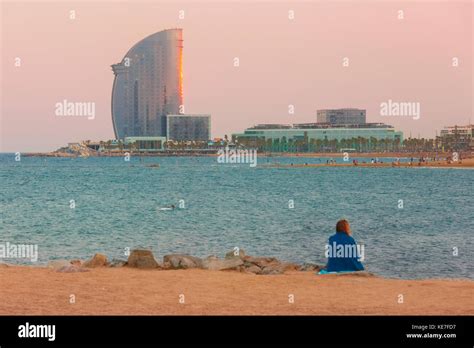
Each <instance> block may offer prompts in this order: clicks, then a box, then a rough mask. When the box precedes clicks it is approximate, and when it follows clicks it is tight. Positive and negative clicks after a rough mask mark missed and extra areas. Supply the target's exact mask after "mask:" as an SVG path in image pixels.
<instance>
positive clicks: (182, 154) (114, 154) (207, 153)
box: [12, 149, 474, 158]
mask: <svg viewBox="0 0 474 348" xmlns="http://www.w3.org/2000/svg"><path fill="white" fill-rule="evenodd" d="M217 151H218V149H215V150H206V151H193V150H189V151H175V152H173V151H162V152H142V153H140V152H133V151H122V152H119V151H114V152H101V153H93V152H91V153H90V154H89V155H88V156H82V157H123V156H124V155H125V153H130V154H131V155H132V156H141V157H217V156H218V154H217ZM12 154H13V153H12ZM348 154H349V156H351V157H356V158H397V157H399V158H411V157H413V158H419V157H428V158H432V157H441V158H447V157H450V156H451V155H452V152H434V151H422V152H349V153H348ZM22 155H23V156H25V157H59V158H61V157H64V158H76V157H81V156H80V155H78V154H73V153H66V152H56V151H51V152H24V153H22ZM461 155H462V157H466V158H474V157H473V156H474V153H472V152H467V153H465V152H462V153H461ZM258 156H259V157H291V158H292V157H301V158H313V157H315V158H332V157H335V158H339V157H341V158H342V157H344V152H295V153H293V152H258Z"/></svg>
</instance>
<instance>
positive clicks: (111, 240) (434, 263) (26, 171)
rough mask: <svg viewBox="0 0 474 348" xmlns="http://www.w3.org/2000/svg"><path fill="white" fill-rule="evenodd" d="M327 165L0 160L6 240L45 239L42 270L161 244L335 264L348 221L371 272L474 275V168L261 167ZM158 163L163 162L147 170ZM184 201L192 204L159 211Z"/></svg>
mask: <svg viewBox="0 0 474 348" xmlns="http://www.w3.org/2000/svg"><path fill="white" fill-rule="evenodd" d="M362 160H363V159H360V161H362ZM325 161H326V159H318V158H311V159H308V158H306V159H302V158H276V157H273V158H259V166H257V167H256V168H251V167H250V166H249V165H243V164H242V165H234V164H218V163H217V161H216V158H196V157H194V158H188V157H187V158H144V159H143V160H142V161H140V159H139V158H132V159H131V161H130V162H125V161H124V160H123V158H87V159H83V158H76V159H66V158H28V157H23V158H22V159H21V161H20V162H15V160H14V155H13V154H1V155H0V208H1V210H0V211H1V221H0V243H6V242H10V243H16V244H22V243H28V244H38V248H39V262H38V263H39V264H44V263H46V262H47V261H48V260H51V259H62V258H68V259H70V258H81V259H86V258H89V257H90V256H91V255H93V254H94V253H97V252H101V253H105V254H106V255H108V256H109V258H118V259H125V258H126V257H125V256H124V250H125V248H130V249H133V248H151V249H152V250H153V252H154V254H155V256H156V258H157V259H158V260H160V259H161V257H162V256H163V255H165V254H169V253H188V254H191V255H195V256H207V255H211V254H214V255H218V256H223V254H225V253H226V252H227V251H229V250H231V249H232V248H234V247H235V246H237V247H240V248H242V249H244V250H245V251H246V252H247V254H251V255H259V256H275V257H278V258H280V259H282V260H286V261H295V262H314V263H325V258H324V246H325V244H326V242H327V239H328V237H329V236H330V235H331V234H333V233H334V226H335V224H336V222H337V220H338V219H340V218H342V217H345V218H347V219H348V220H349V221H350V222H351V225H352V229H353V233H354V237H355V239H356V240H357V242H358V243H361V244H364V246H365V262H364V263H365V265H366V268H367V269H368V270H370V271H372V272H375V273H377V274H380V275H383V276H389V277H397V278H427V277H450V278H471V279H474V261H473V260H474V209H473V208H474V207H473V188H474V171H473V170H468V169H466V170H462V169H433V168H416V167H415V168H409V169H407V168H360V167H348V168H265V167H262V166H261V164H264V163H267V162H279V163H290V162H292V163H303V162H308V163H319V162H325ZM339 161H340V160H339ZM152 163H159V164H160V167H159V168H151V167H147V166H146V165H147V164H152ZM400 199H401V200H403V209H399V208H398V204H399V200H400ZM70 200H74V201H75V204H76V207H75V209H71V208H70ZM179 200H184V204H185V208H184V209H176V210H173V211H157V209H158V208H159V207H164V206H167V205H170V204H178V202H179ZM290 200H293V201H294V208H293V209H289V201H290ZM454 247H457V248H458V250H459V255H458V256H453V248H454ZM0 261H1V260H0ZM3 261H6V262H20V263H25V264H28V263H29V262H28V261H25V260H8V259H7V260H3Z"/></svg>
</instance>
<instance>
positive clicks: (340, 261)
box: [326, 219, 364, 272]
mask: <svg viewBox="0 0 474 348" xmlns="http://www.w3.org/2000/svg"><path fill="white" fill-rule="evenodd" d="M351 234H352V232H351V228H350V226H349V222H348V221H347V220H344V219H343V220H339V221H338V222H337V224H336V234H334V235H332V236H331V237H330V238H329V244H328V246H327V248H328V249H331V251H332V252H329V253H328V252H327V253H326V255H327V257H328V264H327V267H326V270H327V272H342V271H346V272H347V271H363V270H364V266H363V265H362V263H361V262H360V261H359V257H360V256H361V255H360V248H358V246H357V244H356V242H355V240H354V238H352V236H351ZM341 246H342V247H341ZM339 251H343V252H342V253H339ZM348 251H350V252H348ZM341 254H343V255H341Z"/></svg>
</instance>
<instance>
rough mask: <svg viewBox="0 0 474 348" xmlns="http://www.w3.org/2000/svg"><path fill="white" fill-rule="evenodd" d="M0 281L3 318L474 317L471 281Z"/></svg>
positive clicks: (18, 270)
mask: <svg viewBox="0 0 474 348" xmlns="http://www.w3.org/2000/svg"><path fill="white" fill-rule="evenodd" d="M0 279H1V280H2V286H1V287H0V299H1V301H0V315H351V314H354V315H461V314H467V315H474V301H473V296H474V281H470V280H444V279H440V280H396V279H384V278H379V277H375V276H372V277H366V276H360V275H325V276H317V275H315V274H314V272H301V271H290V272H286V273H284V274H281V275H254V274H246V273H239V272H234V271H208V270H200V269H188V270H142V269H131V268H127V267H120V268H111V267H108V268H94V269H90V270H89V271H87V272H78V273H59V272H56V271H54V270H52V269H48V268H42V267H26V266H9V267H5V266H3V267H0ZM290 294H293V295H294V303H289V295H290ZM400 294H402V295H403V303H402V304H400V303H398V298H399V295H400ZM71 295H74V296H75V303H73V304H71V303H70V298H71V297H70V296H71ZM180 295H184V304H183V303H180V302H179V301H180V299H181V300H183V297H181V298H180Z"/></svg>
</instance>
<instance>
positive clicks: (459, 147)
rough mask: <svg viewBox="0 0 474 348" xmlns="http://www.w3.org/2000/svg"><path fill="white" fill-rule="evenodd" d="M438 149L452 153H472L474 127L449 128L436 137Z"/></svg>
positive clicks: (471, 125) (473, 147)
mask: <svg viewBox="0 0 474 348" xmlns="http://www.w3.org/2000/svg"><path fill="white" fill-rule="evenodd" d="M436 143H437V145H438V148H441V149H443V150H452V151H463V150H464V151H467V150H471V151H474V125H473V124H469V125H467V126H450V127H445V128H444V129H442V130H441V132H440V135H439V136H438V137H436Z"/></svg>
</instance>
